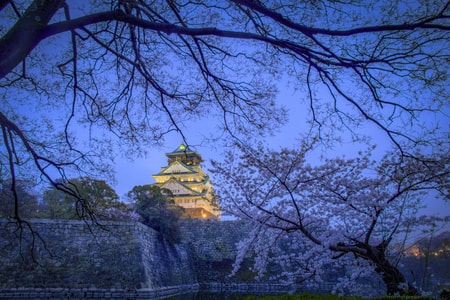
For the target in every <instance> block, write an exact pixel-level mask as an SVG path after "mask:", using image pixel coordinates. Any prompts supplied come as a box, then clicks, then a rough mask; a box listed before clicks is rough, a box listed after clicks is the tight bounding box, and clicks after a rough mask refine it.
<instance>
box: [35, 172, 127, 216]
mask: <svg viewBox="0 0 450 300" xmlns="http://www.w3.org/2000/svg"><path fill="white" fill-rule="evenodd" d="M70 182H71V184H72V185H73V189H74V190H76V191H77V192H78V194H79V195H81V199H80V198H78V197H74V196H72V195H68V194H66V193H64V192H62V191H60V190H57V189H49V190H46V191H45V192H44V195H43V199H42V203H41V205H40V212H39V214H38V216H39V217H42V218H50V219H74V218H75V219H79V218H81V219H83V218H85V215H86V214H92V215H95V216H96V217H98V218H100V219H103V220H129V219H132V213H131V209H130V208H128V207H127V205H126V204H125V203H123V202H121V201H120V199H119V196H118V195H117V194H116V192H115V191H114V189H113V188H112V187H111V186H109V185H108V184H107V183H106V182H105V181H104V180H97V179H91V178H89V177H81V178H74V179H71V180H70ZM81 201H85V202H83V203H81Z"/></svg>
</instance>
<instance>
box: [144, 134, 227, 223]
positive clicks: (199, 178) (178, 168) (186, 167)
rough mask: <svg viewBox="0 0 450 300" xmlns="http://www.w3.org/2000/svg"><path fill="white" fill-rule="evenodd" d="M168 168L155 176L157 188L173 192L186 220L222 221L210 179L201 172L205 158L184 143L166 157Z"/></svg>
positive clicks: (164, 168) (171, 196) (162, 169)
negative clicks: (208, 219) (206, 219)
mask: <svg viewBox="0 0 450 300" xmlns="http://www.w3.org/2000/svg"><path fill="white" fill-rule="evenodd" d="M166 156H167V157H168V166H167V167H162V168H161V171H160V172H159V173H158V174H155V175H152V177H153V178H154V179H155V181H156V183H155V185H157V186H159V187H160V188H161V189H167V190H169V191H171V194H170V195H168V196H169V198H170V199H171V200H173V201H174V202H175V204H176V205H179V206H181V207H183V208H184V214H183V216H182V217H183V218H215V219H219V218H220V210H219V206H218V204H217V201H216V196H215V194H214V193H213V185H212V184H211V182H210V180H209V176H208V175H207V174H205V173H204V172H203V170H202V166H201V163H202V162H203V160H202V157H201V156H200V154H198V153H197V152H196V151H194V150H193V149H191V147H189V146H186V145H185V144H184V143H182V144H181V145H180V146H179V147H178V148H177V149H175V150H174V151H173V152H170V153H166Z"/></svg>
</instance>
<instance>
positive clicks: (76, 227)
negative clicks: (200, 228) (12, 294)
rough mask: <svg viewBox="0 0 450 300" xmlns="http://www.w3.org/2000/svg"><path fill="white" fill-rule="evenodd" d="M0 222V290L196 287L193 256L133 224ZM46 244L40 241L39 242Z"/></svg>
mask: <svg viewBox="0 0 450 300" xmlns="http://www.w3.org/2000/svg"><path fill="white" fill-rule="evenodd" d="M31 225H32V229H33V230H34V232H35V234H34V235H31V233H30V231H29V228H27V227H26V226H25V227H24V228H23V235H22V236H19V235H18V234H20V231H18V230H17V227H16V224H15V223H10V224H8V223H7V222H6V221H4V220H3V221H1V222H0V251H1V253H2V255H1V256H0V289H10V288H69V287H70V288H78V289H83V288H97V289H124V290H135V289H156V288H160V287H163V286H175V285H185V284H193V283H196V279H195V275H194V273H193V268H192V266H191V265H190V259H189V253H188V252H187V250H186V249H185V248H183V245H177V246H173V245H170V244H168V243H167V242H166V241H164V240H163V239H161V238H160V236H159V235H158V233H157V232H155V231H154V230H152V229H151V228H148V227H147V226H145V225H143V224H140V223H134V222H107V223H105V224H104V226H103V227H102V228H100V227H98V226H95V225H92V226H88V225H87V224H86V223H84V222H82V221H67V220H34V221H32V223H31ZM41 238H42V240H41Z"/></svg>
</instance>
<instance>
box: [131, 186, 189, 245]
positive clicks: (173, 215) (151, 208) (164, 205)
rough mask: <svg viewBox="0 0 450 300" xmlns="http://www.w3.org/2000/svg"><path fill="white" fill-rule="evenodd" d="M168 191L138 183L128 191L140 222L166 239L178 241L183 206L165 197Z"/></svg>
mask: <svg viewBox="0 0 450 300" xmlns="http://www.w3.org/2000/svg"><path fill="white" fill-rule="evenodd" d="M169 192H170V191H167V190H161V189H160V188H159V187H157V186H155V185H138V186H135V187H133V189H132V190H131V191H129V192H128V198H129V199H130V200H131V201H132V202H133V203H134V204H135V206H136V212H137V213H138V214H139V215H140V216H141V217H142V222H143V223H144V224H146V225H148V226H149V227H151V228H153V229H155V230H156V231H158V232H160V233H161V235H162V236H164V237H165V238H166V239H167V240H169V241H171V242H178V241H179V240H180V238H181V234H180V228H179V224H178V221H179V218H180V216H181V214H182V213H183V208H182V207H180V206H177V205H175V204H174V203H173V201H171V200H169V199H168V198H167V193H169Z"/></svg>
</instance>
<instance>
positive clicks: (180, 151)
mask: <svg viewBox="0 0 450 300" xmlns="http://www.w3.org/2000/svg"><path fill="white" fill-rule="evenodd" d="M179 155H185V156H191V155H193V156H196V157H197V158H198V159H199V160H200V161H203V159H202V157H201V156H200V154H198V153H197V152H196V151H195V150H194V149H192V148H191V147H190V146H186V145H185V144H184V143H181V144H180V146H178V147H177V148H176V149H175V150H173V151H172V152H168V153H166V156H168V157H172V156H179Z"/></svg>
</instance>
